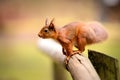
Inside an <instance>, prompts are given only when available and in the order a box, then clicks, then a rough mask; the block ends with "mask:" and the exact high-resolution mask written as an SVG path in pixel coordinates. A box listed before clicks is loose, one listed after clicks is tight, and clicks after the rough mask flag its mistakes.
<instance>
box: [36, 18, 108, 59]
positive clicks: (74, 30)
mask: <svg viewBox="0 0 120 80" xmlns="http://www.w3.org/2000/svg"><path fill="white" fill-rule="evenodd" d="M53 21H54V19H52V21H51V22H50V24H48V21H47V19H46V22H45V26H44V27H43V28H42V29H41V30H40V32H39V33H38V36H39V37H41V38H52V39H54V40H56V41H58V42H59V43H60V44H61V45H62V48H63V54H64V55H66V56H67V58H66V59H67V60H69V58H70V57H71V56H72V55H73V54H75V53H76V51H73V46H75V47H76V48H78V51H79V52H80V53H81V52H83V51H84V50H85V46H86V45H88V44H93V43H98V42H101V41H103V40H105V39H107V37H108V34H107V32H106V31H105V29H104V28H103V26H102V24H100V23H99V22H95V21H94V22H89V23H86V22H72V23H69V24H67V25H65V26H63V27H62V28H60V29H56V27H55V25H54V23H53Z"/></svg>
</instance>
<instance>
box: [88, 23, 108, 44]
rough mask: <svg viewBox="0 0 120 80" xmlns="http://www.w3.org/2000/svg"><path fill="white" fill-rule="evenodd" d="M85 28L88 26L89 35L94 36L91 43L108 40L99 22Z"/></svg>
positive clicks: (89, 24)
mask: <svg viewBox="0 0 120 80" xmlns="http://www.w3.org/2000/svg"><path fill="white" fill-rule="evenodd" d="M87 26H89V28H90V31H91V34H90V35H92V36H94V37H92V38H93V40H94V41H93V42H92V43H98V42H101V41H104V40H106V39H107V38H108V33H107V31H106V30H105V28H104V27H103V26H102V24H100V23H99V22H90V23H88V24H87Z"/></svg>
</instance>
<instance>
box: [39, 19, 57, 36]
mask: <svg viewBox="0 0 120 80" xmlns="http://www.w3.org/2000/svg"><path fill="white" fill-rule="evenodd" d="M53 21H54V19H52V20H51V22H50V24H48V20H47V19H46V21H45V26H44V27H43V28H42V29H41V30H40V32H39V33H38V36H39V37H41V38H55V37H56V34H57V31H56V29H55V25H54V23H53Z"/></svg>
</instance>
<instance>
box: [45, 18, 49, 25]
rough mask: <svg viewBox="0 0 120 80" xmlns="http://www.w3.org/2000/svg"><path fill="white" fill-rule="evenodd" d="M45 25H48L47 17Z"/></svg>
mask: <svg viewBox="0 0 120 80" xmlns="http://www.w3.org/2000/svg"><path fill="white" fill-rule="evenodd" d="M45 25H46V26H47V25H48V18H46V20H45Z"/></svg>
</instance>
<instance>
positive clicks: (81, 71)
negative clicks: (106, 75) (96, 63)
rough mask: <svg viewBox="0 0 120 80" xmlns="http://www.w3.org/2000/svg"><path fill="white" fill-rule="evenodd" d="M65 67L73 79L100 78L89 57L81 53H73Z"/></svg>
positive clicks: (94, 79) (93, 79) (97, 79)
mask: <svg viewBox="0 0 120 80" xmlns="http://www.w3.org/2000/svg"><path fill="white" fill-rule="evenodd" d="M66 67H67V69H68V71H69V72H70V74H71V76H72V78H73V80H100V78H99V76H98V74H97V72H96V71H95V69H94V67H93V66H92V64H91V62H90V61H89V59H88V58H85V57H84V56H82V55H79V54H75V55H73V56H72V57H71V58H70V60H69V62H68V65H66Z"/></svg>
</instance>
